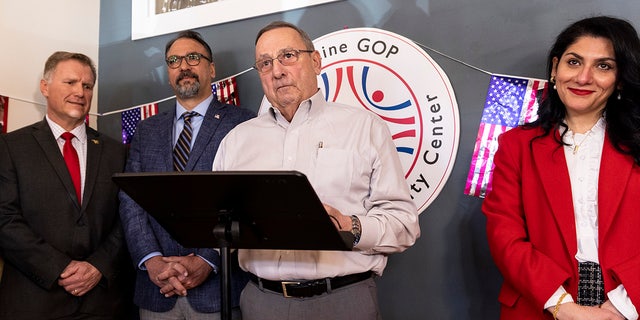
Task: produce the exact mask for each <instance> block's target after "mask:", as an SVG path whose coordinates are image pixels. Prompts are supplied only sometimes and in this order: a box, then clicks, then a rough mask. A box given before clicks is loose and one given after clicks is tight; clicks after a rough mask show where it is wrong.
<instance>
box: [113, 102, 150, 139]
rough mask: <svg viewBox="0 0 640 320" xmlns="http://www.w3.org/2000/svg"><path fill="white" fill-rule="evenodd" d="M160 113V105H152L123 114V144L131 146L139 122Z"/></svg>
mask: <svg viewBox="0 0 640 320" xmlns="http://www.w3.org/2000/svg"><path fill="white" fill-rule="evenodd" d="M156 113H158V104H157V103H152V104H147V105H144V106H142V107H138V108H134V109H131V110H126V111H123V112H122V143H124V144H129V143H131V139H133V134H135V133H136V127H137V126H138V122H140V121H142V120H144V119H146V118H149V117H151V116H153V115H155V114H156Z"/></svg>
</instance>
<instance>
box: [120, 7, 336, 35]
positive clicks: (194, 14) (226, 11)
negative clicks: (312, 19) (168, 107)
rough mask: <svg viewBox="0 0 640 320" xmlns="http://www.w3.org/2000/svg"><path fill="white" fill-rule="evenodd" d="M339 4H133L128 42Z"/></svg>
mask: <svg viewBox="0 0 640 320" xmlns="http://www.w3.org/2000/svg"><path fill="white" fill-rule="evenodd" d="M334 1H339V0H295V1H286V0H135V1H131V15H132V17H131V40H137V39H143V38H148V37H153V36H157V35H161V34H167V33H171V32H175V31H180V30H186V29H193V28H198V27H203V26H210V25H215V24H220V23H224V22H229V21H235V20H240V19H247V18H251V17H256V16H261V15H265V14H270V13H274V12H282V11H287V10H292V9H298V8H302V7H308V6H312V5H317V4H321V3H327V2H334Z"/></svg>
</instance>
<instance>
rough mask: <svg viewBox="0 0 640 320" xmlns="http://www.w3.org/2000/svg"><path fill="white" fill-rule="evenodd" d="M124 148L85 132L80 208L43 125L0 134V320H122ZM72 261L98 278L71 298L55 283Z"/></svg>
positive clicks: (126, 260)
mask: <svg viewBox="0 0 640 320" xmlns="http://www.w3.org/2000/svg"><path fill="white" fill-rule="evenodd" d="M125 155H126V150H125V148H124V146H123V145H122V144H121V143H119V142H117V141H115V140H113V139H109V138H108V137H105V136H103V135H101V134H100V133H98V132H97V131H95V130H93V129H91V128H89V127H87V162H86V165H87V167H86V177H85V188H84V194H83V196H82V199H83V201H82V205H78V200H77V198H76V193H75V189H74V186H73V182H72V181H71V176H70V175H69V171H68V170H67V167H66V165H65V162H64V158H63V157H62V153H61V152H60V148H59V147H58V144H57V142H56V140H55V137H54V136H53V134H52V132H51V129H50V128H49V125H48V123H47V122H46V121H41V122H38V123H35V124H32V125H29V126H26V127H24V128H22V129H19V130H16V131H14V132H11V133H8V134H3V135H1V136H0V249H1V251H2V254H3V257H4V260H5V266H4V274H3V275H2V281H1V282H0V319H53V318H56V319H57V318H60V317H64V316H69V315H71V314H74V313H88V314H93V315H96V316H111V317H113V318H114V319H122V318H123V315H121V312H123V307H124V306H125V304H126V300H128V298H129V294H128V293H127V291H126V287H127V281H129V279H128V278H127V277H126V275H127V272H126V271H127V270H130V262H129V257H128V254H127V252H126V245H125V243H124V235H123V234H122V227H121V225H120V220H119V217H118V188H117V186H116V185H115V183H113V181H111V176H112V175H113V174H114V173H116V172H122V170H123V169H124V165H125ZM71 260H79V261H87V262H89V263H91V264H92V265H93V266H94V267H96V268H97V269H98V270H99V271H100V272H101V273H102V279H101V280H100V282H99V283H98V285H97V286H96V287H95V288H93V289H92V290H91V291H89V293H87V294H86V295H84V296H83V297H75V296H73V295H71V294H69V293H67V292H66V291H65V290H64V288H62V287H60V286H59V285H58V282H57V281H58V278H59V276H60V273H62V271H63V270H64V268H65V267H66V266H67V265H68V264H69V262H71Z"/></svg>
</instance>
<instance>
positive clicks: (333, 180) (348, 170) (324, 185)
mask: <svg viewBox="0 0 640 320" xmlns="http://www.w3.org/2000/svg"><path fill="white" fill-rule="evenodd" d="M314 176H315V177H316V179H315V180H316V183H315V184H316V188H317V191H318V193H319V194H323V195H325V196H336V195H344V194H345V193H347V192H349V188H350V186H351V179H352V177H353V156H352V154H351V152H349V151H347V150H342V149H332V148H320V149H318V157H317V159H316V168H315V172H314Z"/></svg>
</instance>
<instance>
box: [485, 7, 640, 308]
mask: <svg viewBox="0 0 640 320" xmlns="http://www.w3.org/2000/svg"><path fill="white" fill-rule="evenodd" d="M548 74H549V77H550V78H549V81H550V85H551V86H552V87H553V88H550V90H549V94H548V97H547V98H546V99H545V100H544V101H543V102H542V103H541V106H540V108H539V110H538V119H537V120H536V121H535V122H533V123H531V124H526V125H524V126H521V127H518V128H515V129H513V130H510V131H509V132H507V133H505V134H503V135H501V136H500V138H499V145H500V147H499V149H498V151H497V153H496V155H495V158H494V161H495V169H494V171H493V189H492V191H491V192H490V193H489V194H488V195H487V197H486V199H485V201H484V204H483V212H484V214H485V215H486V217H487V236H488V240H489V245H490V249H491V253H492V255H493V258H494V260H495V262H496V265H497V266H498V268H499V269H500V272H501V273H502V275H503V277H504V283H503V285H502V289H501V292H500V296H499V298H498V299H499V301H500V303H501V318H502V319H518V320H524V319H552V318H555V319H561V320H564V319H625V318H627V319H638V311H640V309H636V308H640V166H639V164H640V40H639V39H638V34H637V32H636V30H635V29H634V28H633V26H631V24H629V23H628V22H626V21H623V20H620V19H617V18H611V17H593V18H588V19H584V20H581V21H578V22H576V23H574V24H572V25H571V26H569V27H568V28H567V29H565V30H564V31H563V32H562V33H561V34H560V35H559V36H558V37H557V39H556V42H555V44H554V45H553V47H552V48H551V51H550V53H549V57H548Z"/></svg>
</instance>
